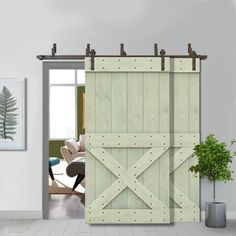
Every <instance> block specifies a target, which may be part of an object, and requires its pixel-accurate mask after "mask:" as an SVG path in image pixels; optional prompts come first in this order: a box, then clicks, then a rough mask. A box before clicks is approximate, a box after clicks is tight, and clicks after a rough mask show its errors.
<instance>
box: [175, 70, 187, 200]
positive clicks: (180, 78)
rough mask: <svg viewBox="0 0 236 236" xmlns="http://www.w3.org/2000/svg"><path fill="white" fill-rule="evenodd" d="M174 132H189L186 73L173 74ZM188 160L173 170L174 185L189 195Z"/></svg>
mask: <svg viewBox="0 0 236 236" xmlns="http://www.w3.org/2000/svg"><path fill="white" fill-rule="evenodd" d="M173 115H174V132H175V133H179V132H180V133H188V132H189V78H188V74H187V73H175V74H174V114H173ZM188 166H189V165H188V160H187V161H185V162H184V163H183V164H182V165H181V166H180V167H179V168H178V169H176V170H175V172H174V183H175V186H176V187H177V188H178V189H179V190H180V191H182V192H183V193H184V194H185V195H186V196H188V195H189V172H188Z"/></svg>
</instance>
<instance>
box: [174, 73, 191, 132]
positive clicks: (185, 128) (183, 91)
mask: <svg viewBox="0 0 236 236" xmlns="http://www.w3.org/2000/svg"><path fill="white" fill-rule="evenodd" d="M173 115H174V132H175V133H181V132H182V133H188V132H189V80H188V74H186V73H176V74H175V75H174V114H173Z"/></svg>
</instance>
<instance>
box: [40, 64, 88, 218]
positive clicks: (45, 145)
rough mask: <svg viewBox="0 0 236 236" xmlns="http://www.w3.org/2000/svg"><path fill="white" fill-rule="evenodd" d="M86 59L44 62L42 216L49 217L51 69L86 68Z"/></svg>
mask: <svg viewBox="0 0 236 236" xmlns="http://www.w3.org/2000/svg"><path fill="white" fill-rule="evenodd" d="M84 68H85V66H84V61H82V60H81V61H77V62H75V61H73V62H68V61H67V62H64V61H60V62H53V61H50V62H43V92H42V96H43V117H42V118H43V163H42V169H43V176H42V185H43V186H42V190H43V191H42V212H43V214H42V216H43V219H48V218H49V208H48V207H49V204H48V157H49V144H48V141H49V70H50V69H84Z"/></svg>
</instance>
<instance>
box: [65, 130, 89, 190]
mask: <svg viewBox="0 0 236 236" xmlns="http://www.w3.org/2000/svg"><path fill="white" fill-rule="evenodd" d="M61 154H62V156H63V158H64V159H65V160H66V162H67V163H68V166H67V168H66V173H67V175H68V176H69V177H75V176H77V178H76V180H75V183H74V186H73V188H72V190H73V191H74V190H75V188H76V187H77V186H78V185H79V184H80V183H81V181H82V180H83V179H84V177H85V136H84V135H80V137H79V141H78V142H76V141H75V140H74V139H69V140H65V146H63V147H61Z"/></svg>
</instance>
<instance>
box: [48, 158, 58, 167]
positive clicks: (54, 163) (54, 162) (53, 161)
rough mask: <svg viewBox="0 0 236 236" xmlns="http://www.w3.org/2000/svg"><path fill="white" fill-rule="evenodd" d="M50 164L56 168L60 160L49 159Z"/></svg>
mask: <svg viewBox="0 0 236 236" xmlns="http://www.w3.org/2000/svg"><path fill="white" fill-rule="evenodd" d="M48 163H49V164H50V165H51V166H55V165H57V164H59V163H60V159H59V158H58V157H49V159H48Z"/></svg>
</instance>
